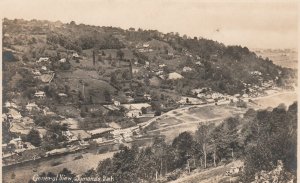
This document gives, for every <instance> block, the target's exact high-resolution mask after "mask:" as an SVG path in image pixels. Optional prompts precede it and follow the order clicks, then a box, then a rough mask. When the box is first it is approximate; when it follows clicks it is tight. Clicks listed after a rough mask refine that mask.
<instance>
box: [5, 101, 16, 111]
mask: <svg viewBox="0 0 300 183" xmlns="http://www.w3.org/2000/svg"><path fill="white" fill-rule="evenodd" d="M5 107H7V108H15V109H17V108H18V106H17V105H16V104H15V103H13V102H5Z"/></svg>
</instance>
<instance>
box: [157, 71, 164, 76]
mask: <svg viewBox="0 0 300 183" xmlns="http://www.w3.org/2000/svg"><path fill="white" fill-rule="evenodd" d="M163 73H164V71H157V72H156V73H155V74H156V75H157V76H159V75H162V74H163Z"/></svg>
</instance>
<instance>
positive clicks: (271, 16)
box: [0, 0, 299, 49]
mask: <svg viewBox="0 0 300 183" xmlns="http://www.w3.org/2000/svg"><path fill="white" fill-rule="evenodd" d="M0 12H1V13H0V14H1V17H6V18H10V19H14V18H23V19H27V20H30V19H38V20H51V21H56V20H60V21H62V22H64V23H67V22H70V21H72V20H74V21H75V22H76V23H78V24H79V23H84V24H90V25H99V26H114V27H121V28H124V29H128V28H130V27H134V28H136V29H137V28H142V29H156V30H159V31H161V32H163V33H167V32H178V33H179V34H180V35H183V34H186V35H188V36H191V37H194V36H197V37H204V38H208V39H213V40H216V41H219V42H222V43H224V44H225V45H241V46H247V47H249V48H273V49H277V48H297V43H298V40H299V39H298V37H297V34H298V29H297V28H298V15H297V12H298V2H297V1H296V0H222V1H221V0H0Z"/></svg>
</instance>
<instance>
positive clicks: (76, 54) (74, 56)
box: [72, 52, 80, 58]
mask: <svg viewBox="0 0 300 183" xmlns="http://www.w3.org/2000/svg"><path fill="white" fill-rule="evenodd" d="M72 57H73V58H80V57H79V55H78V53H76V52H75V53H73V54H72Z"/></svg>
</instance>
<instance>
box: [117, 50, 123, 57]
mask: <svg viewBox="0 0 300 183" xmlns="http://www.w3.org/2000/svg"><path fill="white" fill-rule="evenodd" d="M117 57H118V58H119V59H120V60H123V58H124V52H123V51H122V50H120V49H119V50H118V51H117Z"/></svg>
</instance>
